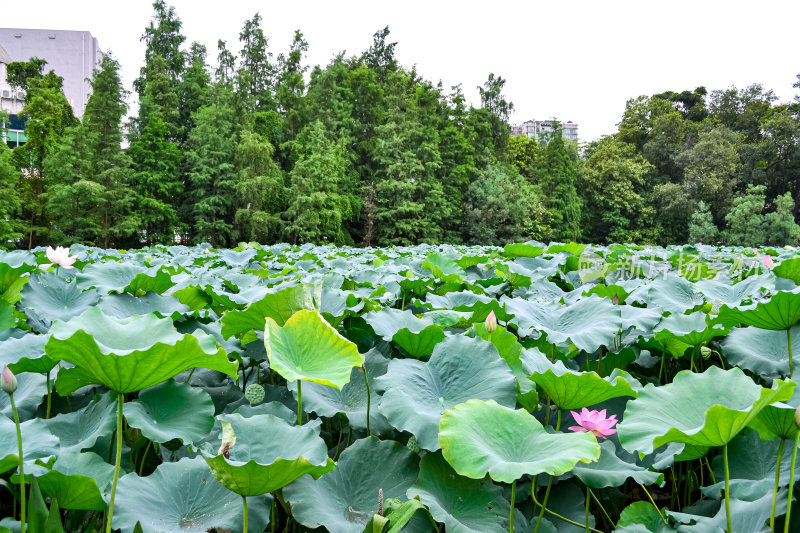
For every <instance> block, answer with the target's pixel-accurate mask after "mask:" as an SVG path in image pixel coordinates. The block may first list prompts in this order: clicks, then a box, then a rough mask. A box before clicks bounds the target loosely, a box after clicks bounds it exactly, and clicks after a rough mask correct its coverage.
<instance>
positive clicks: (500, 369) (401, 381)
mask: <svg viewBox="0 0 800 533" xmlns="http://www.w3.org/2000/svg"><path fill="white" fill-rule="evenodd" d="M375 386H376V388H378V389H379V390H383V391H384V393H383V396H382V397H381V401H380V411H381V413H383V415H384V416H386V418H387V419H388V420H389V422H390V423H391V424H392V425H393V426H394V427H396V428H397V429H399V430H402V431H408V432H409V433H411V434H412V435H414V436H415V437H416V438H417V441H419V445H420V446H421V447H422V448H424V449H426V450H431V451H435V450H438V449H439V440H438V434H439V420H440V419H441V418H442V414H444V412H445V411H446V410H447V409H450V408H451V407H453V406H455V405H458V404H460V403H462V402H465V401H467V400H469V399H472V398H478V399H481V400H495V401H496V402H498V403H499V404H500V405H504V406H507V407H512V408H513V407H514V406H515V405H516V403H517V386H516V380H515V379H514V375H513V374H512V373H511V370H510V369H509V367H508V365H507V364H506V362H505V361H504V360H503V359H501V358H500V357H499V355H498V353H497V349H496V348H495V347H494V346H493V345H492V344H490V343H489V342H486V341H484V340H483V339H477V338H470V337H448V338H446V339H445V340H443V341H442V342H441V343H439V344H438V345H437V346H436V349H434V351H433V355H432V356H431V358H430V361H428V362H427V363H423V362H422V361H417V360H415V359H394V360H392V361H391V362H390V363H389V370H388V371H387V372H386V374H384V375H383V376H381V377H379V378H378V379H376V380H375Z"/></svg>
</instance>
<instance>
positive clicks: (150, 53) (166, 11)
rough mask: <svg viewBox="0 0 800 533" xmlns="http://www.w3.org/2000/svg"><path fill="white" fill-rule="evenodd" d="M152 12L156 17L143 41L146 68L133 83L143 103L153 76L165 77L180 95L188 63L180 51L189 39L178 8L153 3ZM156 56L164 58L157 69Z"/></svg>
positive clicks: (145, 32) (160, 2)
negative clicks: (177, 11)
mask: <svg viewBox="0 0 800 533" xmlns="http://www.w3.org/2000/svg"><path fill="white" fill-rule="evenodd" d="M153 10H154V11H155V14H154V15H153V18H152V20H151V21H150V25H149V26H148V27H147V28H146V29H145V31H144V35H142V38H141V40H142V41H144V42H145V43H146V47H145V52H144V66H143V67H142V68H141V69H140V71H139V77H138V78H137V79H136V80H134V82H133V87H134V89H135V90H136V92H137V94H138V95H139V100H140V101H141V100H142V99H143V98H144V96H145V92H146V89H147V84H148V81H149V79H150V76H151V75H152V74H153V73H157V74H159V75H163V74H166V75H167V78H168V79H169V83H170V85H171V86H172V89H173V90H175V91H176V92H177V87H178V83H179V80H180V78H181V76H182V75H183V70H184V68H185V63H186V56H185V53H184V52H183V51H181V45H182V44H183V42H184V41H185V40H186V37H184V36H183V35H182V34H181V26H182V23H181V19H179V18H178V16H177V15H176V14H175V8H174V7H172V6H170V7H167V5H166V4H165V3H164V0H156V1H155V2H153ZM156 57H161V58H163V59H164V62H163V64H161V65H158V66H157V67H156V66H154V60H155V58H156Z"/></svg>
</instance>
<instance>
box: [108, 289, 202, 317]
mask: <svg viewBox="0 0 800 533" xmlns="http://www.w3.org/2000/svg"><path fill="white" fill-rule="evenodd" d="M98 306H99V307H100V309H101V310H102V311H103V313H105V314H106V315H110V316H115V317H117V318H127V317H129V316H133V315H146V314H149V313H158V314H159V315H160V316H162V317H169V316H173V315H186V314H189V306H187V305H183V304H182V303H181V302H180V301H178V299H177V298H176V297H175V296H171V295H167V296H162V295H161V294H157V293H155V292H148V293H147V294H144V295H142V296H139V297H136V296H133V295H131V294H128V293H124V294H106V295H105V296H101V297H100V303H99V304H98Z"/></svg>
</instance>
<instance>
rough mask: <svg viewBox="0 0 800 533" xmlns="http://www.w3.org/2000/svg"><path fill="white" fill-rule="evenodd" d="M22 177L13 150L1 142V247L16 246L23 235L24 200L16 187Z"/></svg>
mask: <svg viewBox="0 0 800 533" xmlns="http://www.w3.org/2000/svg"><path fill="white" fill-rule="evenodd" d="M21 177H22V174H21V173H20V172H19V170H18V169H16V168H14V165H13V164H12V161H11V150H9V149H8V146H6V144H5V143H0V249H6V248H12V247H14V242H13V241H15V240H16V239H19V238H21V237H22V229H23V228H24V224H23V223H22V221H21V220H19V218H18V214H19V209H20V206H21V204H22V202H21V198H20V195H19V192H18V191H17V188H16V187H17V183H18V182H19V180H20V178H21Z"/></svg>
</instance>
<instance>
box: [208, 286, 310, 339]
mask: <svg viewBox="0 0 800 533" xmlns="http://www.w3.org/2000/svg"><path fill="white" fill-rule="evenodd" d="M320 289H321V287H320ZM315 296H316V297H317V299H316V301H317V303H318V301H319V299H320V298H321V291H318V290H317V287H315V286H313V285H296V286H293V287H286V288H284V289H281V290H279V291H278V292H273V293H268V294H267V295H266V296H264V298H263V299H262V300H259V301H258V302H254V303H252V304H250V305H249V306H247V309H245V310H244V311H229V312H227V313H225V315H223V317H222V318H221V319H220V322H222V335H223V336H224V337H225V338H226V339H228V338H230V337H232V336H236V337H240V338H241V336H242V335H244V334H245V333H247V332H249V331H253V330H256V331H262V330H263V329H264V318H265V317H269V318H271V319H272V320H273V321H274V322H275V323H277V324H278V325H279V326H283V325H284V324H286V322H287V321H288V320H289V318H290V317H291V316H292V315H294V314H295V313H296V312H297V311H300V310H303V309H315V308H316V305H315Z"/></svg>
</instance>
